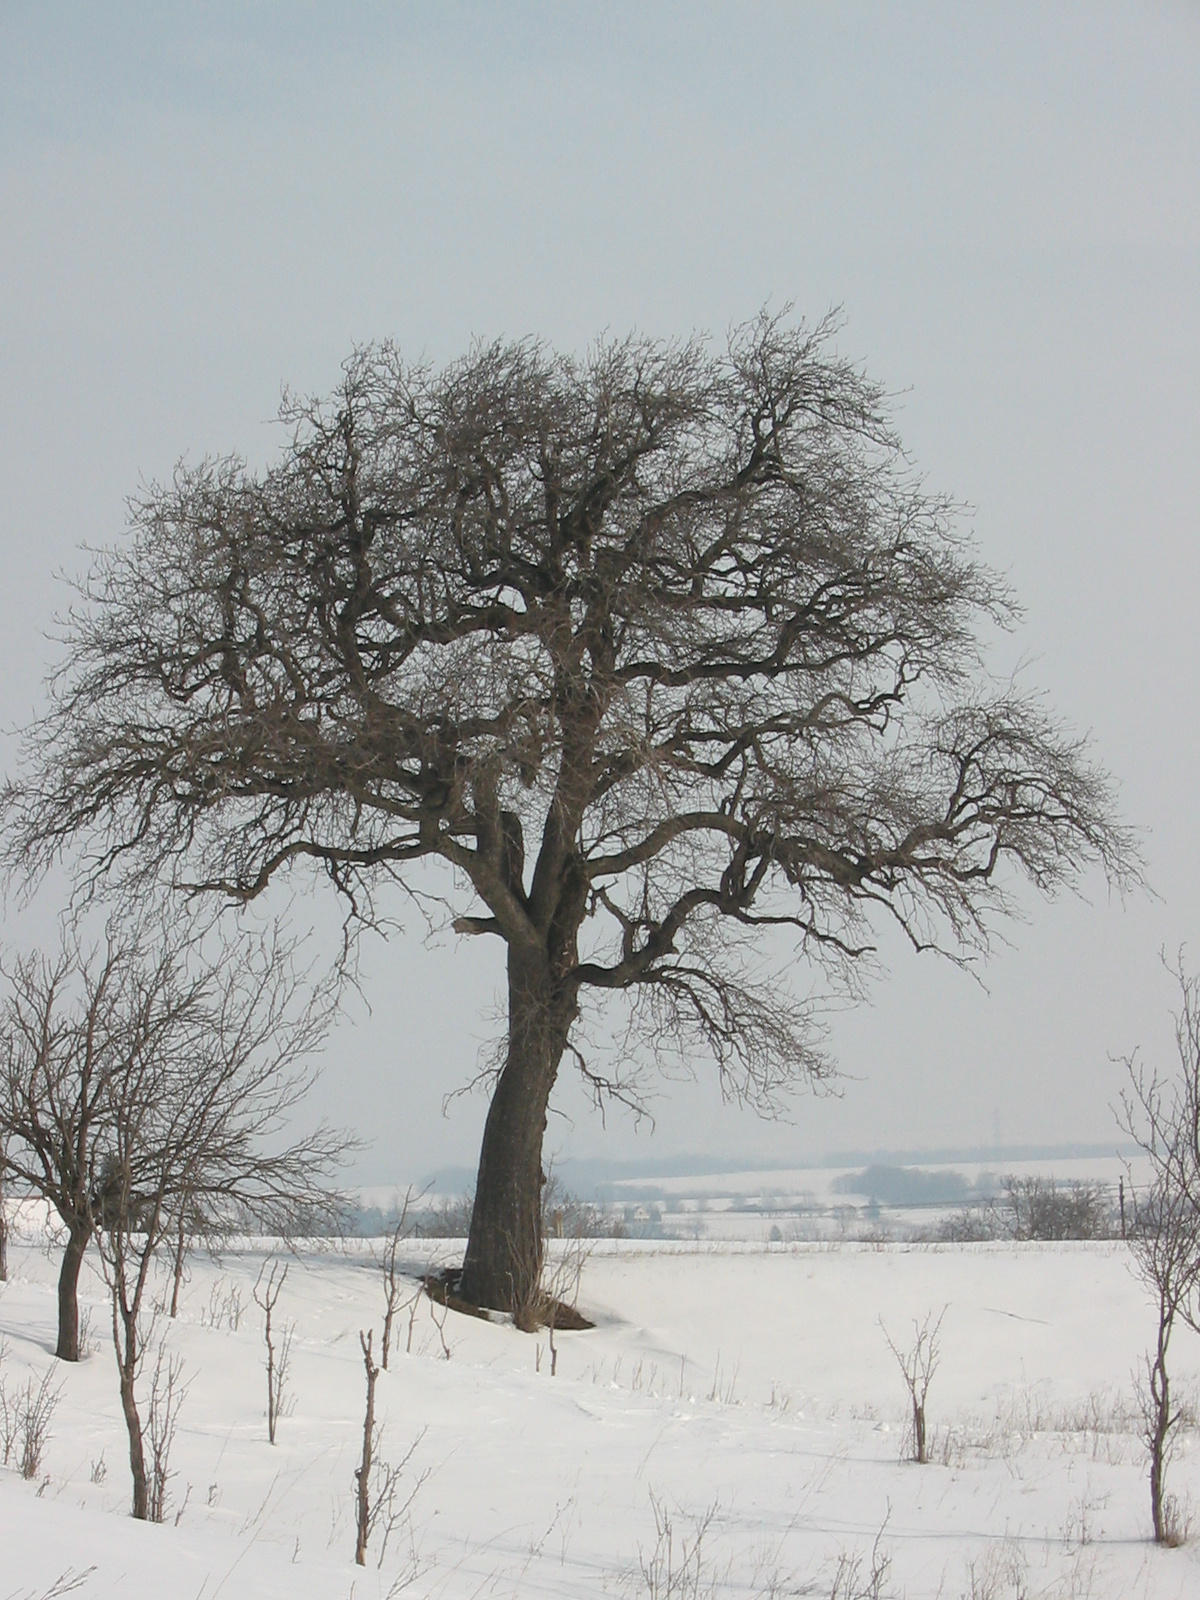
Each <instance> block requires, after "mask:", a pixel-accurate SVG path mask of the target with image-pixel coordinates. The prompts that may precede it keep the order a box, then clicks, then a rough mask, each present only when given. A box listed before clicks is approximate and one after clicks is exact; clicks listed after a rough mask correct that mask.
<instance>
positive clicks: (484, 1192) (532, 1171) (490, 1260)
mask: <svg viewBox="0 0 1200 1600" xmlns="http://www.w3.org/2000/svg"><path fill="white" fill-rule="evenodd" d="M565 1010H566V1008H565V1007H564V1006H563V1005H562V1004H561V1002H560V999H559V997H558V996H556V994H555V989H554V985H553V983H552V980H551V976H550V971H549V964H548V963H547V962H545V961H544V960H539V959H537V958H536V957H530V956H529V955H527V954H525V953H523V952H521V951H519V950H517V949H514V948H513V947H512V946H510V947H509V958H508V1051H507V1056H506V1059H505V1063H504V1070H503V1071H502V1072H501V1074H500V1079H499V1082H498V1083H497V1085H496V1090H495V1093H494V1094H493V1096H492V1103H491V1105H490V1107H489V1108H488V1115H487V1122H486V1124H485V1126H484V1133H483V1146H482V1149H481V1151H480V1156H479V1175H478V1178H477V1180H476V1185H475V1206H474V1210H473V1211H472V1214H471V1233H470V1237H469V1239H468V1241H467V1254H466V1259H465V1260H464V1262H463V1270H462V1279H461V1281H460V1284H459V1292H460V1294H461V1295H462V1297H463V1299H464V1300H469V1301H470V1302H471V1303H472V1304H473V1305H478V1306H487V1307H489V1308H490V1309H492V1310H495V1311H508V1312H512V1314H513V1315H514V1316H515V1317H516V1318H517V1319H518V1321H520V1320H521V1319H522V1317H523V1315H524V1313H525V1312H527V1311H528V1309H529V1308H530V1307H531V1305H532V1304H533V1302H534V1301H535V1300H536V1297H537V1294H538V1289H539V1285H540V1282H541V1272H542V1185H543V1183H544V1182H545V1177H544V1174H543V1172H542V1137H543V1135H544V1133H545V1131H546V1110H547V1106H548V1105H549V1101H550V1091H551V1090H552V1089H553V1087H554V1080H555V1078H556V1076H557V1074H558V1066H559V1062H560V1061H561V1060H562V1055H563V1051H564V1049H565V1048H566V1038H567V1029H568V1027H569V1025H570V1023H569V1018H568V1016H566V1015H565V1014H564V1012H565Z"/></svg>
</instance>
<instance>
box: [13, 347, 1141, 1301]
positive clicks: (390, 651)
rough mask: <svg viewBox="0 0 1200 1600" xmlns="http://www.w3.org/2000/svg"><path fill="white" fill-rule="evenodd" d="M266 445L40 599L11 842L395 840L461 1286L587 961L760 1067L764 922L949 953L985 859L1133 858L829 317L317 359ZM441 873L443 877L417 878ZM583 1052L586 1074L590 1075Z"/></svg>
mask: <svg viewBox="0 0 1200 1600" xmlns="http://www.w3.org/2000/svg"><path fill="white" fill-rule="evenodd" d="M283 416H284V420H285V421H286V422H287V423H288V424H289V426H290V429H291V436H290V444H289V445H288V447H287V448H286V449H285V450H284V451H283V453H282V456H281V458H280V459H279V461H278V462H277V464H276V465H275V466H274V467H272V468H271V469H270V470H269V471H266V472H263V473H253V472H250V471H248V470H247V469H246V467H245V466H244V464H243V463H242V462H241V461H239V460H237V459H224V460H207V461H204V462H202V463H201V464H199V465H197V466H191V467H185V466H181V467H180V468H179V469H178V470H177V472H176V474H175V476H174V479H173V481H172V482H170V483H168V484H164V485H162V486H160V487H153V488H151V489H149V490H148V491H146V492H145V493H144V494H143V496H142V498H141V499H139V500H138V501H137V502H136V503H135V504H134V506H133V510H132V526H131V530H130V534H129V537H128V538H127V540H126V542H125V543H124V544H123V545H121V546H120V547H119V548H117V549H115V550H108V551H103V552H101V553H100V554H99V555H98V556H97V558H96V561H95V566H94V569H93V572H92V575H91V577H90V579H89V580H88V581H87V583H86V584H85V586H84V588H83V592H82V597H81V600H80V602H79V604H78V605H77V607H76V608H75V610H74V611H73V613H72V615H71V616H70V618H69V619H68V622H67V628H66V633H67V641H66V653H65V658H64V661H63V664H62V666H61V667H60V669H59V671H58V673H57V675H56V677H55V678H54V680H53V700H52V706H51V709H50V711H49V713H48V714H47V716H46V717H45V718H44V720H42V721H41V722H39V723H38V724H37V725H36V726H35V727H34V728H33V730H32V731H31V735H30V739H29V743H28V754H27V757H26V759H25V765H24V770H23V775H22V776H20V777H19V778H18V779H17V780H16V781H15V782H13V783H11V784H10V786H9V787H8V790H7V807H6V820H7V825H8V832H7V837H8V840H9V861H10V863H11V864H13V865H15V866H17V867H19V868H21V869H23V870H25V871H30V870H33V871H36V870H38V869H39V868H41V867H42V866H44V865H45V864H46V863H47V862H49V861H50V860H52V859H54V858H55V857H56V856H57V855H58V854H59V853H60V852H62V851H64V850H67V849H68V848H73V847H74V845H75V843H76V841H77V839H79V838H80V837H83V838H85V839H86V841H87V847H88V851H89V857H88V859H89V861H90V869H91V874H92V877H91V879H90V881H92V882H99V881H101V880H106V881H112V880H113V878H114V876H115V877H116V878H117V879H123V877H124V876H125V875H127V874H130V873H133V874H137V873H146V872H150V873H154V874H162V873H165V874H166V875H167V876H168V877H169V878H170V879H171V880H172V881H174V882H175V883H176V884H178V885H190V886H192V887H194V886H197V885H200V886H203V887H205V888H208V889H211V890H214V891H217V892H219V893H222V894H225V895H228V896H231V897H233V898H234V899H237V900H246V899H250V898H252V897H254V896H256V895H258V894H260V893H262V892H263V891H264V890H265V889H266V888H267V886H268V885H269V884H270V883H271V882H272V880H274V879H276V878H278V877H279V876H280V875H282V874H284V873H286V872H289V871H292V870H295V869H296V868H298V867H302V866H305V865H307V866H314V865H315V866H316V867H317V868H319V869H323V871H324V872H325V873H326V874H327V875H328V877H329V879H330V881H331V882H332V884H333V885H334V886H335V887H336V889H337V890H338V891H340V892H341V893H342V894H343V895H344V896H346V897H347V899H348V901H349V903H350V905H351V907H352V910H353V913H354V914H355V915H356V916H357V917H359V918H361V919H362V920H363V921H369V920H370V919H371V918H372V917H373V916H375V915H377V914H378V912H377V906H378V901H377V899H376V896H377V894H378V891H379V890H380V889H381V888H382V887H383V886H384V885H386V884H389V883H391V882H393V881H396V880H399V881H400V882H401V883H405V884H408V885H409V886H410V887H413V886H416V887H423V886H424V885H425V883H426V881H427V879H426V875H425V874H422V877H421V879H420V881H419V883H418V882H417V880H416V879H415V877H414V876H413V874H414V869H415V868H417V866H418V864H419V863H423V862H426V861H428V860H429V859H430V858H436V859H437V860H439V861H441V862H442V863H444V864H445V866H446V867H447V868H448V869H449V872H448V875H447V884H446V893H447V896H448V898H449V899H450V902H451V904H452V907H453V911H454V912H455V913H456V916H455V920H454V926H455V928H457V929H458V931H459V932H460V933H463V934H479V935H490V936H493V937H495V938H498V939H500V940H502V941H503V942H504V944H505V946H506V953H507V973H508V1027H507V1038H506V1041H505V1045H504V1049H503V1053H502V1056H501V1058H500V1060H499V1062H498V1063H497V1076H496V1080H495V1087H494V1092H493V1094H492V1099H491V1104H490V1109H489V1113H488V1118H487V1125H486V1131H485V1135H484V1141H483V1149H482V1153H481V1158H480V1166H479V1176H478V1184H477V1188H476V1198H475V1209H474V1215H473V1218H472V1223H471V1232H470V1241H469V1244H468V1249H467V1256H466V1260H465V1263H464V1268H463V1276H462V1282H461V1291H462V1293H463V1294H464V1295H465V1296H467V1297H468V1298H470V1299H472V1300H475V1301H478V1302H481V1303H484V1304H488V1305H491V1306H499V1307H508V1306H510V1305H511V1304H512V1302H513V1299H514V1297H515V1296H516V1295H517V1294H518V1293H519V1290H520V1287H521V1285H522V1284H524V1283H526V1282H527V1281H528V1279H529V1276H530V1273H531V1272H535V1271H536V1269H537V1266H538V1263H539V1259H540V1248H541V1245H540V1239H539V1225H538V1219H539V1212H540V1207H539V1188H540V1184H541V1181H542V1174H541V1165H540V1158H541V1145H542V1136H543V1132H544V1127H545V1121H546V1112H547V1104H548V1100H549V1097H550V1093H551V1090H552V1087H553V1085H554V1082H555V1078H556V1075H557V1073H558V1071H559V1067H560V1063H561V1061H562V1059H563V1057H564V1055H565V1054H567V1053H568V1052H571V1053H573V1054H574V1055H575V1056H576V1059H577V1060H578V1061H579V1063H580V1065H581V1066H583V1067H584V1068H585V1070H587V1071H592V1072H595V1073H597V1074H598V1076H603V1074H601V1073H599V1069H598V1068H597V1067H596V1064H595V1059H594V1058H593V1057H588V1058H587V1059H585V1056H584V1053H583V1049H582V1035H581V1032H580V1027H579V1018H580V1013H581V1007H582V1006H583V1004H584V1002H585V1001H586V998H587V996H588V994H589V993H590V994H592V995H593V996H602V995H604V994H605V993H613V992H622V993H623V994H624V997H625V1000H626V1002H627V1006H628V1017H629V1020H630V1022H631V1023H632V1025H633V1027H634V1029H635V1031H637V1030H640V1033H641V1036H642V1037H646V1038H651V1039H653V1041H655V1043H656V1044H657V1045H659V1046H661V1045H662V1044H664V1042H669V1041H674V1042H675V1043H676V1044H678V1045H679V1046H681V1047H682V1048H683V1049H684V1050H685V1051H686V1052H688V1053H689V1054H690V1055H692V1056H694V1055H696V1053H697V1052H699V1051H701V1050H703V1051H706V1052H707V1053H708V1054H709V1055H710V1056H711V1057H712V1058H714V1059H715V1061H716V1063H717V1066H718V1068H719V1070H720V1072H721V1073H722V1075H723V1081H724V1083H725V1085H726V1086H727V1088H729V1089H730V1090H732V1091H733V1092H735V1093H740V1094H744V1095H747V1096H749V1097H750V1098H751V1099H753V1100H760V1101H761V1100H769V1099H770V1097H771V1095H772V1094H773V1092H774V1091H775V1090H776V1089H778V1088H779V1087H780V1086H782V1085H785V1084H786V1083H788V1082H789V1081H796V1080H803V1079H805V1078H807V1077H811V1076H813V1075H820V1074H823V1073H825V1072H826V1071H827V1070H828V1063H827V1060H826V1058H825V1056H824V1055H823V1054H822V1052H821V1050H820V1048H819V1041H818V1039H817V1037H816V1036H815V1035H814V1033H813V1031H812V1030H811V1028H810V1027H809V1025H808V1018H807V1016H806V1012H805V1007H804V1005H803V1004H801V1003H799V1002H796V1001H793V1000H789V999H788V998H787V995H786V988H785V987H784V988H781V986H780V985H779V983H778V982H776V981H771V982H769V983H768V982H766V981H764V978H763V973H762V970H761V968H758V969H756V966H755V944H756V942H758V943H761V940H762V938H763V936H764V929H766V928H774V929H775V930H776V931H777V934H778V930H780V929H782V930H784V932H785V933H786V934H787V935H789V936H790V938H791V940H792V943H793V946H794V949H795V953H796V955H797V957H798V958H800V960H801V962H802V963H810V962H816V963H818V964H819V965H823V966H825V967H826V968H828V969H829V970H830V971H832V972H833V973H835V974H836V973H842V974H845V973H847V972H849V971H850V970H851V969H853V967H854V965H855V963H856V961H857V959H858V958H859V957H860V956H861V955H863V954H865V953H866V952H867V951H868V950H869V948H870V946H871V945H872V930H873V927H874V926H875V923H876V919H877V917H879V916H883V917H889V918H891V919H893V920H894V921H895V922H896V923H898V924H899V926H900V927H901V928H902V929H903V930H904V932H905V933H906V934H907V935H908V937H909V938H910V939H911V940H912V941H913V943H914V944H916V945H917V946H920V947H925V946H931V945H937V946H939V947H941V948H943V949H945V950H947V951H949V952H950V953H951V954H953V955H955V956H961V955H963V954H965V953H967V952H969V951H970V950H971V949H973V948H982V947H984V946H986V940H987V929H988V921H989V916H990V915H991V914H992V913H994V912H997V911H1003V910H1004V908H1005V892H1006V885H1007V886H1011V884H1012V882H1013V880H1014V878H1019V877H1020V876H1021V875H1023V876H1024V877H1026V878H1027V879H1030V880H1032V882H1033V883H1034V884H1035V885H1036V886H1037V887H1038V888H1039V889H1040V890H1042V891H1044V892H1047V893H1049V892H1053V891H1054V890H1055V889H1056V888H1058V887H1059V886H1061V885H1062V884H1064V883H1070V882H1072V881H1073V880H1074V879H1075V878H1076V876H1077V874H1078V872H1079V871H1080V869H1081V868H1082V867H1083V866H1084V865H1085V864H1086V863H1088V862H1091V861H1095V860H1099V861H1100V862H1101V863H1102V865H1103V867H1104V868H1105V869H1106V870H1107V872H1108V873H1109V875H1110V877H1115V878H1117V879H1121V878H1123V877H1125V876H1127V875H1128V874H1129V873H1130V872H1131V871H1136V863H1135V862H1133V861H1132V852H1131V848H1130V844H1129V840H1128V838H1127V836H1126V835H1125V834H1124V833H1123V832H1122V830H1121V829H1120V828H1119V827H1118V826H1117V825H1116V824H1115V822H1114V820H1113V813H1112V801H1111V796H1110V789H1109V785H1108V782H1107V781H1106V779H1105V777H1104V776H1103V774H1102V773H1100V772H1099V771H1097V770H1096V769H1095V768H1094V767H1093V766H1092V765H1091V764H1090V763H1089V761H1088V759H1087V757H1086V753H1085V751H1084V749H1083V747H1082V746H1081V744H1080V743H1079V742H1078V741H1077V740H1076V739H1075V738H1074V737H1073V736H1071V735H1070V734H1069V733H1067V732H1065V731H1064V730H1063V729H1062V728H1061V727H1060V726H1059V725H1057V724H1056V722H1055V721H1054V720H1053V718H1052V717H1050V716H1049V715H1047V714H1046V713H1045V712H1044V710H1043V709H1042V708H1041V706H1040V704H1039V702H1038V701H1037V700H1036V699H1030V698H1023V697H1022V696H1020V695H1019V694H1016V693H1014V692H1012V691H1011V689H1009V688H1005V687H999V688H997V687H994V686H993V685H992V684H991V683H990V680H989V679H988V677H987V674H986V672H985V670H984V666H983V663H982V660H981V654H980V646H979V644H978V640H979V638H980V636H981V634H982V633H984V632H986V631H989V630H991V629H992V628H993V626H994V625H995V624H1003V623H1005V622H1006V621H1007V620H1008V619H1009V618H1010V616H1011V613H1012V608H1011V602H1010V597H1009V595H1008V593H1007V590H1006V588H1005V585H1004V584H1003V582H1002V581H1000V580H999V579H997V578H996V577H995V576H994V575H993V574H992V573H991V572H989V571H988V570H987V569H986V568H985V567H984V566H983V565H982V564H981V563H980V561H979V560H978V558H977V556H976V555H975V553H974V551H973V550H972V548H971V546H970V544H969V543H968V542H967V541H966V540H965V538H964V537H963V535H962V534H961V532H960V531H959V529H958V527H957V523H956V516H955V510H954V508H953V507H952V506H951V505H950V504H949V503H948V502H946V501H945V500H944V499H942V498H940V497H938V496H936V495H932V494H930V493H928V492H927V491H926V490H925V489H924V487H923V486H922V484H921V482H920V480H919V479H918V478H917V477H916V476H915V474H914V473H913V471H912V469H911V468H910V466H909V464H908V462H907V460H906V458H905V456H904V455H903V452H902V450H901V447H900V445H899V442H898V440H897V438H896V436H895V434H894V432H893V429H892V425H891V423H890V421H889V418H888V413H887V406H886V403H885V399H884V396H883V394H882V391H881V390H880V389H879V388H878V387H877V386H876V385H874V384H873V383H871V382H870V381H868V380H867V379H866V378H864V377H863V376H862V375H861V374H860V373H859V371H858V370H857V369H856V368H854V367H853V366H852V365H850V364H848V363H847V362H846V361H844V360H842V359H840V358H839V357H838V356H837V355H836V353H834V350H833V329H832V328H831V327H830V326H828V325H822V326H821V327H818V328H816V329H815V330H809V329H806V328H805V327H803V326H796V325H794V324H792V323H791V322H790V321H789V320H788V319H787V318H786V317H784V318H770V317H766V316H763V317H760V318H759V319H757V320H755V321H753V322H751V323H750V324H748V325H746V326H744V327H742V328H740V329H738V330H736V331H735V332H734V333H733V334H732V335H731V337H730V339H729V341H728V343H727V346H726V347H725V348H723V349H715V348H713V347H712V346H711V345H709V344H707V343H705V342H703V341H699V340H696V341H691V342H687V343H662V342H658V341H654V340H652V339H648V338H641V337H633V338H630V339H627V340H624V341H620V342H613V341H603V342H601V343H599V344H598V345H597V346H595V347H594V348H593V349H592V350H591V351H590V352H589V353H588V354H586V355H585V356H582V357H578V358H576V357H571V356H565V355H559V354H555V353H554V352H552V351H550V350H548V349H547V348H545V347H544V346H542V345H540V344H538V343H536V342H532V341H527V342H523V343H515V344H495V345H489V346H481V347H478V348H475V349H474V350H472V351H471V353H470V354H468V355H467V356H466V357H465V358H463V359H461V360H459V361H457V362H454V363H452V364H451V365H449V366H447V367H445V368H444V369H441V370H434V369H432V368H430V367H425V366H411V365H407V364H406V363H405V362H404V361H403V360H402V359H401V357H400V356H399V355H398V354H397V352H396V351H395V350H394V349H393V348H392V347H390V346H387V345H384V346H379V347H372V348H368V349H364V350H361V351H359V352H357V353H356V354H355V355H354V356H353V357H352V358H351V359H350V360H349V361H348V362H347V364H346V366H345V369H344V376H343V379H342V382H341V384H340V386H339V387H338V389H337V391H336V392H335V394H334V395H333V397H332V398H331V399H330V400H328V401H312V402H290V401H289V402H287V403H285V407H284V411H283ZM456 897H457V898H456ZM610 1079H611V1074H610Z"/></svg>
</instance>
